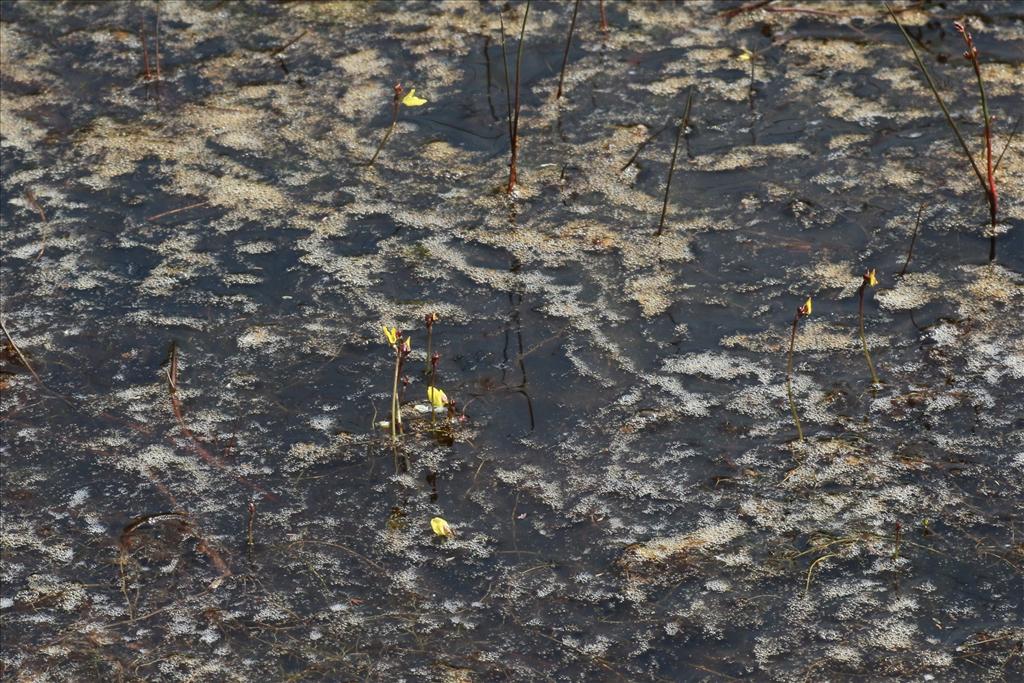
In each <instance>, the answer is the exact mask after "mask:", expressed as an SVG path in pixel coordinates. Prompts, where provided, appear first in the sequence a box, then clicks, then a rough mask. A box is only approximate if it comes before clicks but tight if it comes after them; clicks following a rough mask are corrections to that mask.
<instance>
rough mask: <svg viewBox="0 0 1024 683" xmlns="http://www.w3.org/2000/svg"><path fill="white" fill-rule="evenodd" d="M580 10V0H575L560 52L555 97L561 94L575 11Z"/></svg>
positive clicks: (574, 25)
mask: <svg viewBox="0 0 1024 683" xmlns="http://www.w3.org/2000/svg"><path fill="white" fill-rule="evenodd" d="M579 11H580V0H576V4H575V5H574V6H573V8H572V20H571V21H570V22H569V35H568V36H567V37H566V39H565V52H563V53H562V71H561V73H560V74H559V76H558V92H556V93H555V99H556V100H557V99H559V98H560V97H561V96H562V83H563V82H564V81H565V65H566V63H567V62H568V61H569V46H570V45H572V32H573V30H574V29H575V28H576V13H577V12H579Z"/></svg>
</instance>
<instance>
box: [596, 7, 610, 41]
mask: <svg viewBox="0 0 1024 683" xmlns="http://www.w3.org/2000/svg"><path fill="white" fill-rule="evenodd" d="M598 10H599V11H600V13H601V33H603V34H604V35H605V38H607V37H608V18H607V17H606V16H605V15H604V0H600V2H599V3H598Z"/></svg>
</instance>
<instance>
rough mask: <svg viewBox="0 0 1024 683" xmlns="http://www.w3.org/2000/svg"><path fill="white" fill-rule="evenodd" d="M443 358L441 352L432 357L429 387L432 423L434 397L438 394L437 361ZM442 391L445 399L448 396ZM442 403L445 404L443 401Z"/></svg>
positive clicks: (432, 420) (431, 419) (432, 422)
mask: <svg viewBox="0 0 1024 683" xmlns="http://www.w3.org/2000/svg"><path fill="white" fill-rule="evenodd" d="M439 360H441V354H439V353H435V354H434V355H432V356H431V357H430V388H429V389H427V398H429V399H430V424H434V412H435V411H434V407H435V406H434V397H435V396H436V395H437V391H438V390H437V389H436V388H435V386H436V382H437V362H438V361H439ZM440 393H441V398H443V399H444V400H445V401H446V400H447V397H446V396H445V395H444V392H443V391H442V392H440ZM441 405H444V404H443V403H442V404H441Z"/></svg>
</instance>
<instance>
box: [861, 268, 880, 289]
mask: <svg viewBox="0 0 1024 683" xmlns="http://www.w3.org/2000/svg"><path fill="white" fill-rule="evenodd" d="M864 279H865V280H867V283H868V284H869V285H871V286H872V287H874V286H875V285H877V284H878V278H876V277H875V269H874V268H872V269H871V270H869V271H868V272H867V273H865V274H864Z"/></svg>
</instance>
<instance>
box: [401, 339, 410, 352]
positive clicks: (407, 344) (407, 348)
mask: <svg viewBox="0 0 1024 683" xmlns="http://www.w3.org/2000/svg"><path fill="white" fill-rule="evenodd" d="M402 350H403V351H405V352H406V353H409V352H410V351H412V339H410V338H409V337H406V338H405V342H404V343H403V344H402Z"/></svg>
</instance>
